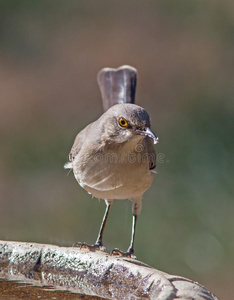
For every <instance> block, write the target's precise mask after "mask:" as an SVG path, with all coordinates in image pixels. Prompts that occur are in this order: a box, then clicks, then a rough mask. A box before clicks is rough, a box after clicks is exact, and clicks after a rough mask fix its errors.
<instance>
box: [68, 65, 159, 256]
mask: <svg viewBox="0 0 234 300" xmlns="http://www.w3.org/2000/svg"><path fill="white" fill-rule="evenodd" d="M136 79H137V70H136V69H135V68H133V67H130V66H122V67H120V68H118V69H111V68H104V69H102V70H101V71H100V72H99V73H98V76H97V80H98V84H99V87H100V90H101V95H102V100H103V107H104V110H105V112H104V113H103V115H101V117H100V118H99V119H98V120H96V121H95V122H93V123H91V124H89V125H88V126H86V127H85V128H84V129H83V130H82V131H81V132H80V133H79V134H78V135H77V136H76V138H75V141H74V144H73V146H72V149H71V152H70V154H69V162H68V163H67V164H65V166H64V167H65V168H66V169H73V172H74V176H75V178H76V180H77V181H78V183H79V184H80V186H81V187H83V188H84V189H85V190H86V191H87V192H88V193H89V194H92V195H93V196H95V197H96V198H101V199H104V200H105V202H106V211H105V214H104V217H103V220H102V224H101V227H100V230H99V234H98V238H97V241H96V243H95V244H94V245H92V246H88V245H86V244H84V243H83V244H81V243H76V245H80V246H83V245H85V246H86V247H88V248H89V249H100V250H105V248H104V246H103V243H102V238H103V232H104V229H105V225H106V220H107V217H108V214H109V211H110V208H111V205H112V203H113V201H114V199H130V200H131V201H132V214H133V223H132V234H131V243H130V246H129V248H128V250H127V252H122V251H120V250H118V249H114V250H113V251H112V254H113V255H121V256H129V257H131V256H133V253H134V238H135V230H136V222H137V216H138V215H139V214H140V211H141V206H142V204H141V200H142V195H143V194H144V192H145V191H146V190H147V189H148V188H149V187H150V185H151V183H152V181H153V178H154V173H155V171H154V168H155V167H156V153H155V150H154V144H156V143H157V142H158V138H157V137H156V135H155V134H154V133H153V132H152V131H151V129H150V117H149V115H148V113H147V112H146V111H145V110H144V109H143V108H142V107H140V106H138V105H135V104H134V102H135V89H136Z"/></svg>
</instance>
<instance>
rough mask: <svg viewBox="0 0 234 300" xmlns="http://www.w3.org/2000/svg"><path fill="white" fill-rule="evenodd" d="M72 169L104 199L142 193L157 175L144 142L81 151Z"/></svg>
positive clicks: (136, 195) (87, 187)
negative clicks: (86, 151) (151, 167)
mask: <svg viewBox="0 0 234 300" xmlns="http://www.w3.org/2000/svg"><path fill="white" fill-rule="evenodd" d="M73 170H74V175H75V177H76V179H77V181H78V182H79V183H80V185H81V186H82V187H83V188H84V189H85V190H87V191H88V192H89V193H91V194H92V195H93V196H95V197H97V198H103V199H126V198H134V197H140V196H142V195H143V193H144V192H145V191H146V190H147V189H148V188H149V186H150V185H151V183H152V180H153V176H154V174H153V173H152V172H151V171H150V170H149V161H148V153H147V150H146V149H144V148H143V145H142V144H141V143H139V144H136V145H135V146H134V147H129V145H127V146H125V147H124V146H123V147H118V148H114V149H113V148H111V147H109V148H108V147H107V148H103V149H100V150H99V151H96V152H95V153H92V154H89V155H87V153H86V155H80V156H78V157H77V158H76V159H75V161H74V163H73Z"/></svg>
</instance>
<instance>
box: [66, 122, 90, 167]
mask: <svg viewBox="0 0 234 300" xmlns="http://www.w3.org/2000/svg"><path fill="white" fill-rule="evenodd" d="M90 125H91V124H90ZM90 125H88V126H87V127H85V128H84V129H83V130H81V131H80V132H79V133H78V134H77V136H76V138H75V141H74V143H73V146H72V148H71V151H70V153H69V156H68V158H69V161H68V162H67V163H66V164H65V165H64V169H72V168H73V164H72V162H73V161H74V159H75V157H76V156H77V154H78V153H79V152H80V149H81V147H82V145H83V143H84V141H85V138H86V135H87V130H88V128H89V126H90Z"/></svg>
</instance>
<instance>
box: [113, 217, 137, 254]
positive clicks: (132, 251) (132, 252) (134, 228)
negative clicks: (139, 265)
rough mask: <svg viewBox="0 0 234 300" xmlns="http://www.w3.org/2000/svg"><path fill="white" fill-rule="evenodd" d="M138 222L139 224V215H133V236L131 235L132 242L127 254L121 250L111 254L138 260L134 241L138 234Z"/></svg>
mask: <svg viewBox="0 0 234 300" xmlns="http://www.w3.org/2000/svg"><path fill="white" fill-rule="evenodd" d="M136 222H137V215H133V218H132V235H131V242H130V246H129V248H128V251H127V252H123V251H120V250H119V249H114V250H112V252H111V254H112V255H116V256H124V257H131V258H136V257H135V256H134V255H133V254H134V239H135V233H136Z"/></svg>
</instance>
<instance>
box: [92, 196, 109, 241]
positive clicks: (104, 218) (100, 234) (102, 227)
mask: <svg viewBox="0 0 234 300" xmlns="http://www.w3.org/2000/svg"><path fill="white" fill-rule="evenodd" d="M110 208H111V204H110V203H109V202H107V201H106V211H105V214H104V217H103V219H102V224H101V227H100V230H99V233H98V237H97V241H96V243H95V245H97V246H103V244H102V237H103V232H104V229H105V226H106V220H107V217H108V214H109V212H110Z"/></svg>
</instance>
